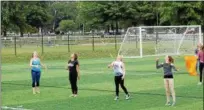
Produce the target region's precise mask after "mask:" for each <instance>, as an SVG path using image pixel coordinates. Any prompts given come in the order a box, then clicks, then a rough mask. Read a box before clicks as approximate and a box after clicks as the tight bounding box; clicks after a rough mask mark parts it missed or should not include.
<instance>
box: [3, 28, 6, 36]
mask: <svg viewBox="0 0 204 110" xmlns="http://www.w3.org/2000/svg"><path fill="white" fill-rule="evenodd" d="M3 36H4V37H6V36H7V30H6V29H4V30H3Z"/></svg>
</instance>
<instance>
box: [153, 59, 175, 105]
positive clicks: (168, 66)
mask: <svg viewBox="0 0 204 110" xmlns="http://www.w3.org/2000/svg"><path fill="white" fill-rule="evenodd" d="M173 63H174V59H173V58H172V57H171V56H166V57H165V62H164V63H162V64H159V59H157V60H156V68H157V69H159V68H161V67H162V68H163V70H164V86H165V90H166V105H172V106H174V105H175V104H176V96H175V90H174V78H173V72H172V69H173V70H175V71H177V69H176V68H175V66H174V64H173ZM170 92H171V95H172V98H173V103H172V104H171V103H170Z"/></svg>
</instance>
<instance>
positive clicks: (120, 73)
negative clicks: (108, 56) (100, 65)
mask: <svg viewBox="0 0 204 110" xmlns="http://www.w3.org/2000/svg"><path fill="white" fill-rule="evenodd" d="M108 67H109V68H110V67H112V68H113V71H114V76H115V78H114V80H115V89H116V97H115V99H114V100H118V99H119V85H120V86H121V88H122V89H123V91H124V92H125V94H126V99H129V98H130V96H129V93H128V91H127V89H126V87H125V86H124V78H125V64H124V63H123V62H122V57H121V56H118V57H117V59H116V61H113V62H112V63H111V64H110V65H108Z"/></svg>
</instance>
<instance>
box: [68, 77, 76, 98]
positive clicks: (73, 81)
mask: <svg viewBox="0 0 204 110" xmlns="http://www.w3.org/2000/svg"><path fill="white" fill-rule="evenodd" d="M69 81H70V84H71V89H72V94H77V93H78V87H77V76H72V75H70V76H69Z"/></svg>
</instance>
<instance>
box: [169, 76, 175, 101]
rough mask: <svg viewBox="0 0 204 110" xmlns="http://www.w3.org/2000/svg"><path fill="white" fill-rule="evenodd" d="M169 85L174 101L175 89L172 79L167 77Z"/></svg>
mask: <svg viewBox="0 0 204 110" xmlns="http://www.w3.org/2000/svg"><path fill="white" fill-rule="evenodd" d="M169 87H170V90H171V95H172V98H173V103H175V102H176V94H175V90H174V79H169Z"/></svg>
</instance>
